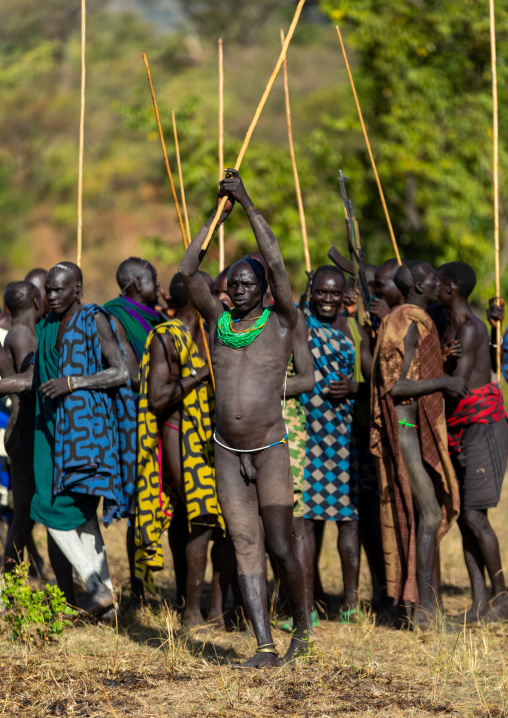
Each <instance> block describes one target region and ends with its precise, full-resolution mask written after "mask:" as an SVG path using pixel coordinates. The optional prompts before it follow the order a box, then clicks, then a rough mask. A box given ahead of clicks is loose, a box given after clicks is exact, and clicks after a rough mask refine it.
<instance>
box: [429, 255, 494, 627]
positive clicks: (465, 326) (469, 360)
mask: <svg viewBox="0 0 508 718" xmlns="http://www.w3.org/2000/svg"><path fill="white" fill-rule="evenodd" d="M438 277H439V280H440V282H441V291H440V295H439V303H440V305H441V306H442V307H444V308H445V309H446V312H447V314H448V316H449V320H450V321H449V325H448V327H447V328H446V330H445V332H444V334H443V336H442V343H443V344H444V345H446V344H449V343H450V342H451V341H453V340H456V341H459V342H460V345H461V349H462V353H461V356H460V357H459V358H457V359H454V360H452V361H451V362H449V363H448V366H447V371H448V372H449V373H450V374H451V375H452V376H453V377H461V378H462V379H464V380H465V381H466V382H467V384H468V387H469V392H468V394H467V395H466V396H465V397H464V398H462V399H461V401H459V402H456V401H452V400H449V401H448V402H447V423H448V434H449V440H448V448H449V451H450V455H451V457H452V461H453V465H454V467H455V471H456V473H457V478H458V480H459V487H460V491H461V512H460V517H459V527H460V530H461V533H462V543H463V548H464V558H465V561H466V566H467V570H468V573H469V578H470V581H471V587H472V591H473V604H472V606H471V608H470V609H469V610H468V611H467V613H466V621H467V622H473V621H477V620H479V618H480V617H482V616H484V617H485V619H486V620H493V621H495V620H505V619H508V595H507V593H506V582H505V579H504V575H503V569H502V565H501V556H500V552H499V542H498V540H497V536H496V534H495V532H494V529H493V528H492V526H491V524H490V521H489V519H488V515H487V512H488V509H490V508H494V507H495V506H497V504H498V501H499V497H500V494H501V487H502V484H503V478H504V473H505V470H506V462H507V455H508V426H507V423H506V416H505V411H504V406H503V395H502V392H501V389H500V388H499V387H498V386H497V384H494V383H492V381H491V377H492V374H491V356H490V347H489V337H488V333H487V329H486V327H485V324H484V323H483V322H482V321H481V320H480V319H478V318H477V317H476V316H475V315H474V313H473V311H472V309H471V307H470V306H469V301H468V298H469V295H470V294H471V292H472V291H473V289H474V287H475V285H476V275H475V272H474V270H473V269H472V268H471V267H470V266H469V265H468V264H466V263H465V262H449V263H448V264H443V265H442V266H441V267H439V269H438ZM485 568H486V569H487V573H488V574H489V577H490V581H491V584H492V591H493V594H494V598H493V601H492V605H491V607H490V609H489V598H490V597H489V592H488V590H487V587H486V585H485V576H484V572H485Z"/></svg>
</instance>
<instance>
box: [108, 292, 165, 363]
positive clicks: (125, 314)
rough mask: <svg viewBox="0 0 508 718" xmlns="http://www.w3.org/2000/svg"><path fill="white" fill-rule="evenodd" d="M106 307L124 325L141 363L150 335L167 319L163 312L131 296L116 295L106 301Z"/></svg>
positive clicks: (128, 339)
mask: <svg viewBox="0 0 508 718" xmlns="http://www.w3.org/2000/svg"><path fill="white" fill-rule="evenodd" d="M104 309H105V310H106V311H107V312H108V314H112V315H113V316H114V317H116V318H117V319H118V321H119V322H120V324H121V325H122V326H123V328H124V331H125V336H126V337H127V341H128V342H129V344H130V345H131V347H132V349H133V350H134V354H135V355H136V358H137V360H138V362H139V363H141V359H142V357H143V352H144V351H145V344H146V340H147V337H148V335H149V334H150V332H151V331H152V329H155V327H156V326H158V325H159V324H161V323H162V322H164V321H166V317H163V316H162V314H160V313H159V312H157V311H155V309H151V307H146V306H145V305H144V304H139V302H135V301H134V299H131V298H130V297H116V298H115V299H111V300H110V301H109V302H106V304H105V305H104Z"/></svg>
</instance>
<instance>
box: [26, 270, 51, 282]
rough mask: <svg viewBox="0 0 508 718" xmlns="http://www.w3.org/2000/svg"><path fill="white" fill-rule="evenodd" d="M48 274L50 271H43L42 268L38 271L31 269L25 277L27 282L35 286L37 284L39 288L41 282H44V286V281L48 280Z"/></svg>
mask: <svg viewBox="0 0 508 718" xmlns="http://www.w3.org/2000/svg"><path fill="white" fill-rule="evenodd" d="M47 273H48V270H47V269H42V268H41V267H37V269H31V270H30V271H29V272H28V274H27V275H26V277H25V282H32V283H33V284H35V286H36V287H38V286H39V282H42V284H43V285H44V280H45V279H46V274H47Z"/></svg>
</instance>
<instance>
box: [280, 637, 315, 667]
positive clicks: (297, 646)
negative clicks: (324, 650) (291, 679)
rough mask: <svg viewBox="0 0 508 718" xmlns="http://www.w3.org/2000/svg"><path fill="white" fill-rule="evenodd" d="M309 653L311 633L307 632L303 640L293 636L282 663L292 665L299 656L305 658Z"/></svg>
mask: <svg viewBox="0 0 508 718" xmlns="http://www.w3.org/2000/svg"><path fill="white" fill-rule="evenodd" d="M308 652H309V633H308V632H306V633H305V634H304V635H303V636H302V637H301V638H297V637H296V636H293V637H292V638H291V643H290V644H289V648H288V649H287V651H286V654H285V656H284V658H283V659H282V663H290V662H291V661H294V660H295V658H298V657H299V656H305V655H306V654H307V653H308Z"/></svg>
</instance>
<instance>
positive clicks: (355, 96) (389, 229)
mask: <svg viewBox="0 0 508 718" xmlns="http://www.w3.org/2000/svg"><path fill="white" fill-rule="evenodd" d="M335 29H336V30H337V35H338V36H339V42H340V46H341V48H342V54H343V55H344V62H345V63H346V69H347V74H348V75H349V82H350V83H351V89H352V90H353V96H354V98H355V103H356V109H357V111H358V117H359V118H360V124H361V126H362V131H363V136H364V138H365V144H366V145H367V152H368V153H369V157H370V162H371V165H372V169H373V170H374V177H375V178H376V184H377V188H378V191H379V196H380V198H381V204H382V205H383V210H384V213H385V217H386V223H387V224H388V231H389V232H390V239H391V240H392V245H393V251H394V252H395V257H396V258H397V262H398V263H399V264H402V262H401V259H400V254H399V249H398V247H397V240H396V239H395V234H394V233H393V227H392V223H391V221H390V215H389V214H388V207H387V206H386V202H385V196H384V193H383V188H382V187H381V180H380V179H379V175H378V173H377V168H376V163H375V161H374V155H373V154H372V150H371V148H370V142H369V136H368V134H367V128H366V127H365V122H364V121H363V115H362V110H361V108H360V102H359V100H358V95H357V94H356V89H355V83H354V80H353V75H352V74H351V69H350V67H349V62H348V59H347V55H346V48H345V47H344V43H343V42H342V35H341V34H340V30H339V26H338V25H336V26H335Z"/></svg>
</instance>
